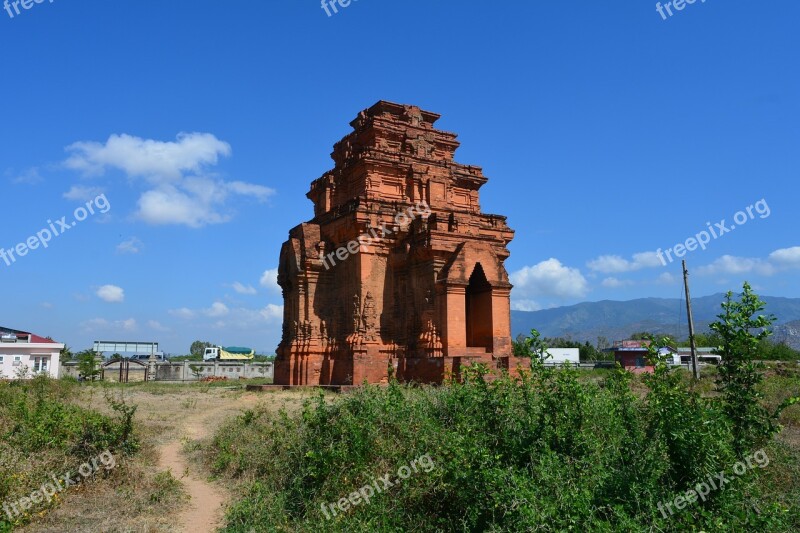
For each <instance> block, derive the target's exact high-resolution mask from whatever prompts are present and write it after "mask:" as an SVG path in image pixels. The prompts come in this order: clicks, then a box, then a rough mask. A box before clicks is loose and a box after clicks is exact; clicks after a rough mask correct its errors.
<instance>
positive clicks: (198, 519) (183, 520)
mask: <svg viewBox="0 0 800 533" xmlns="http://www.w3.org/2000/svg"><path fill="white" fill-rule="evenodd" d="M255 400H256V397H255V395H245V396H243V397H241V398H240V399H239V400H238V401H237V402H235V404H234V406H231V405H224V406H220V407H216V408H215V407H212V408H210V409H208V410H204V411H202V412H194V413H191V414H188V415H187V416H186V417H184V418H183V419H182V420H181V421H180V426H179V427H178V428H176V429H178V431H177V436H175V437H174V438H172V439H171V440H169V441H167V442H165V443H163V444H162V445H160V446H159V453H160V459H159V468H160V469H161V470H170V471H171V472H172V475H173V476H175V478H177V479H178V480H180V481H181V483H183V486H184V488H185V489H186V492H187V493H188V494H189V503H188V505H187V506H186V507H185V508H184V509H183V510H182V511H181V512H180V514H178V516H176V517H175V523H174V528H175V530H176V531H181V532H190V533H205V532H211V531H216V530H217V528H219V526H220V525H222V518H223V515H224V511H225V504H226V502H227V501H228V499H229V497H230V495H229V494H228V493H227V491H226V490H225V489H224V488H222V487H221V486H220V485H217V484H214V483H211V482H209V481H208V480H207V479H206V477H205V475H204V473H202V472H200V473H198V472H193V471H192V469H191V467H190V465H189V463H188V461H187V460H186V458H185V457H184V455H183V451H182V449H183V445H184V442H185V441H186V440H189V441H194V440H200V439H203V438H206V437H208V436H209V435H210V430H209V428H213V427H217V423H218V422H220V421H221V420H222V419H223V418H224V417H225V415H227V414H229V413H230V412H232V411H238V410H239V409H240V408H242V407H243V406H244V405H252V404H253V403H255Z"/></svg>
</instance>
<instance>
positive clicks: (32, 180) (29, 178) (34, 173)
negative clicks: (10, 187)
mask: <svg viewBox="0 0 800 533" xmlns="http://www.w3.org/2000/svg"><path fill="white" fill-rule="evenodd" d="M6 174H8V173H6ZM43 181H44V178H42V176H41V174H39V167H31V168H29V169H27V170H25V171H23V172H22V173H20V174H17V175H16V176H14V177H13V178H11V183H16V184H19V185H36V184H37V183H41V182H43Z"/></svg>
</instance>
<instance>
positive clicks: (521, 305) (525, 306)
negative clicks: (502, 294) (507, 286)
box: [511, 299, 542, 311]
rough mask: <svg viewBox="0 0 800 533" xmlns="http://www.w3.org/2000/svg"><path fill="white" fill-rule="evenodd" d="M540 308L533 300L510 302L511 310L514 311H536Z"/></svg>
mask: <svg viewBox="0 0 800 533" xmlns="http://www.w3.org/2000/svg"><path fill="white" fill-rule="evenodd" d="M541 308H542V306H541V305H539V304H538V303H536V302H534V301H533V300H514V299H512V300H511V309H513V310H514V311H538V310H539V309H541Z"/></svg>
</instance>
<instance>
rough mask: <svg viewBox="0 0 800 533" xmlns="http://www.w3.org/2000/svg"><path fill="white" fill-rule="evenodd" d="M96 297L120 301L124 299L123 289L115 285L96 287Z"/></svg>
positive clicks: (114, 301) (111, 301) (112, 301)
mask: <svg viewBox="0 0 800 533" xmlns="http://www.w3.org/2000/svg"><path fill="white" fill-rule="evenodd" d="M96 294H97V297H98V298H100V299H101V300H103V301H106V302H109V303H120V302H122V301H124V300H125V291H124V290H123V289H122V287H117V286H116V285H103V286H102V287H100V288H99V289H97V292H96Z"/></svg>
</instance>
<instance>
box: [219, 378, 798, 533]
mask: <svg viewBox="0 0 800 533" xmlns="http://www.w3.org/2000/svg"><path fill="white" fill-rule="evenodd" d="M630 379H631V378H630V376H629V375H628V374H627V373H625V372H622V371H618V372H616V373H614V374H612V375H611V377H610V378H609V379H608V380H607V381H606V382H605V383H604V384H602V385H601V386H598V385H596V384H592V383H583V382H580V381H578V379H577V372H576V371H574V370H569V369H567V370H561V371H552V370H548V369H534V371H533V373H532V374H531V375H529V376H525V377H524V379H522V380H520V381H514V380H512V379H509V378H502V379H498V380H496V381H494V382H491V383H487V382H486V381H485V380H484V379H483V378H482V376H481V374H480V372H477V373H473V375H472V376H471V377H470V378H469V379H468V380H467V381H466V382H465V383H463V384H453V385H451V386H449V387H442V388H411V387H405V386H401V385H398V384H396V383H394V384H392V385H390V386H389V387H388V388H377V387H365V388H363V389H361V390H358V391H357V392H355V393H353V394H350V395H347V396H344V397H342V398H340V399H339V400H337V401H336V402H334V403H333V404H331V405H329V404H326V403H325V402H324V401H323V400H322V399H320V400H319V401H318V402H316V403H314V404H312V405H308V406H307V407H306V409H305V410H304V412H303V413H302V415H301V416H299V417H289V416H288V415H286V414H280V415H275V414H271V413H269V412H268V411H266V410H259V411H247V412H245V413H244V414H243V415H242V416H240V417H239V418H238V419H237V420H236V421H235V422H233V423H231V424H230V425H229V426H228V427H225V428H223V429H222V431H220V433H219V434H218V436H217V437H216V439H215V441H214V448H215V449H216V451H215V452H214V453H215V455H214V465H213V466H214V469H215V470H216V472H217V473H222V474H226V475H229V476H232V477H240V478H243V479H244V480H246V481H248V487H249V489H248V491H247V493H246V494H245V496H244V497H243V498H242V499H241V500H240V501H239V502H238V503H236V504H235V505H234V506H233V508H232V509H231V510H230V512H229V514H228V530H229V531H249V530H250V529H251V528H255V529H256V530H257V531H279V530H282V531H289V530H300V531H312V530H314V531H316V530H322V531H345V530H351V531H352V530H378V531H389V530H405V531H523V530H529V529H536V530H537V531H565V530H570V529H574V530H592V531H618V530H628V531H648V530H651V527H652V528H654V529H655V530H659V528H660V529H662V530H672V531H678V530H684V529H687V528H690V529H691V528H693V527H696V528H702V527H709V528H713V529H714V530H720V529H722V530H724V529H725V527H728V528H730V530H736V529H739V530H741V529H742V528H748V529H749V528H756V527H758V528H761V529H763V530H765V531H786V530H790V529H792V527H795V528H796V527H800V522H797V520H798V519H797V516H798V515H800V508H798V507H797V505H796V502H795V504H794V507H793V509H792V512H783V511H781V510H780V509H778V507H777V506H772V505H765V502H764V501H759V499H758V492H757V489H758V487H759V485H758V484H757V476H759V475H760V474H762V472H760V471H758V470H753V471H750V472H748V474H747V475H746V476H744V477H742V478H739V479H736V481H735V482H734V483H731V484H729V485H726V487H725V489H724V490H720V491H714V492H712V494H710V495H709V498H708V499H707V501H706V502H704V503H702V502H698V503H696V504H694V505H692V506H689V508H688V509H685V510H684V511H682V512H680V513H678V514H675V515H674V516H668V517H667V518H664V516H663V515H662V513H661V512H660V511H659V509H658V504H659V503H661V502H667V501H672V500H673V498H674V497H675V496H676V495H678V494H680V493H682V492H685V491H686V490H687V489H689V488H691V487H693V486H694V485H695V484H696V483H698V482H700V481H702V480H703V479H705V478H707V476H709V475H714V474H716V473H718V472H723V471H727V472H730V471H731V468H732V466H733V465H734V464H735V463H736V461H738V460H739V459H740V458H739V457H736V455H735V453H734V450H733V446H732V436H731V428H730V426H729V424H728V423H727V421H726V420H725V418H724V416H723V413H722V412H721V410H720V409H719V408H717V407H716V406H715V405H714V404H712V403H707V402H705V401H704V400H702V399H700V398H699V397H697V396H695V395H693V394H692V393H691V392H689V391H688V390H686V388H685V387H684V385H682V384H681V381H680V380H673V378H672V377H671V373H667V375H666V376H661V377H660V378H658V377H654V378H653V380H658V379H661V381H659V382H657V383H656V382H651V385H652V386H653V388H652V390H651V392H650V393H649V394H648V396H647V397H645V398H639V397H637V396H636V395H634V394H632V393H631V392H630V390H631V389H630V386H629V380H630ZM424 454H429V455H430V457H431V458H432V460H433V462H434V464H435V468H434V469H433V470H432V471H431V472H429V473H424V472H417V473H415V474H413V475H412V476H411V477H410V478H409V479H407V480H405V481H402V482H400V483H399V484H397V485H395V486H394V487H392V488H390V489H388V490H387V491H385V492H383V493H381V494H376V495H375V496H374V497H373V498H372V499H371V501H370V503H369V504H361V505H358V506H354V507H352V508H351V509H350V510H349V511H348V512H346V513H342V512H341V511H339V512H338V514H337V515H336V516H331V518H330V519H327V518H326V517H325V514H324V513H323V512H322V505H324V504H330V503H334V504H335V503H336V502H338V501H339V500H340V499H341V498H346V497H348V495H349V494H350V493H352V492H354V491H358V490H359V488H361V487H363V486H364V485H368V484H371V483H372V482H373V481H374V480H376V479H378V478H380V477H382V476H384V475H385V474H387V473H388V474H392V476H393V477H395V478H396V477H397V476H396V475H395V473H396V472H397V470H398V468H399V467H401V466H403V465H408V464H409V463H410V462H411V461H412V460H413V459H415V458H417V457H419V456H421V455H424ZM328 509H329V507H328ZM792 513H794V514H792ZM791 520H795V522H794V523H792V522H791ZM720 524H723V525H722V526H720Z"/></svg>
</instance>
